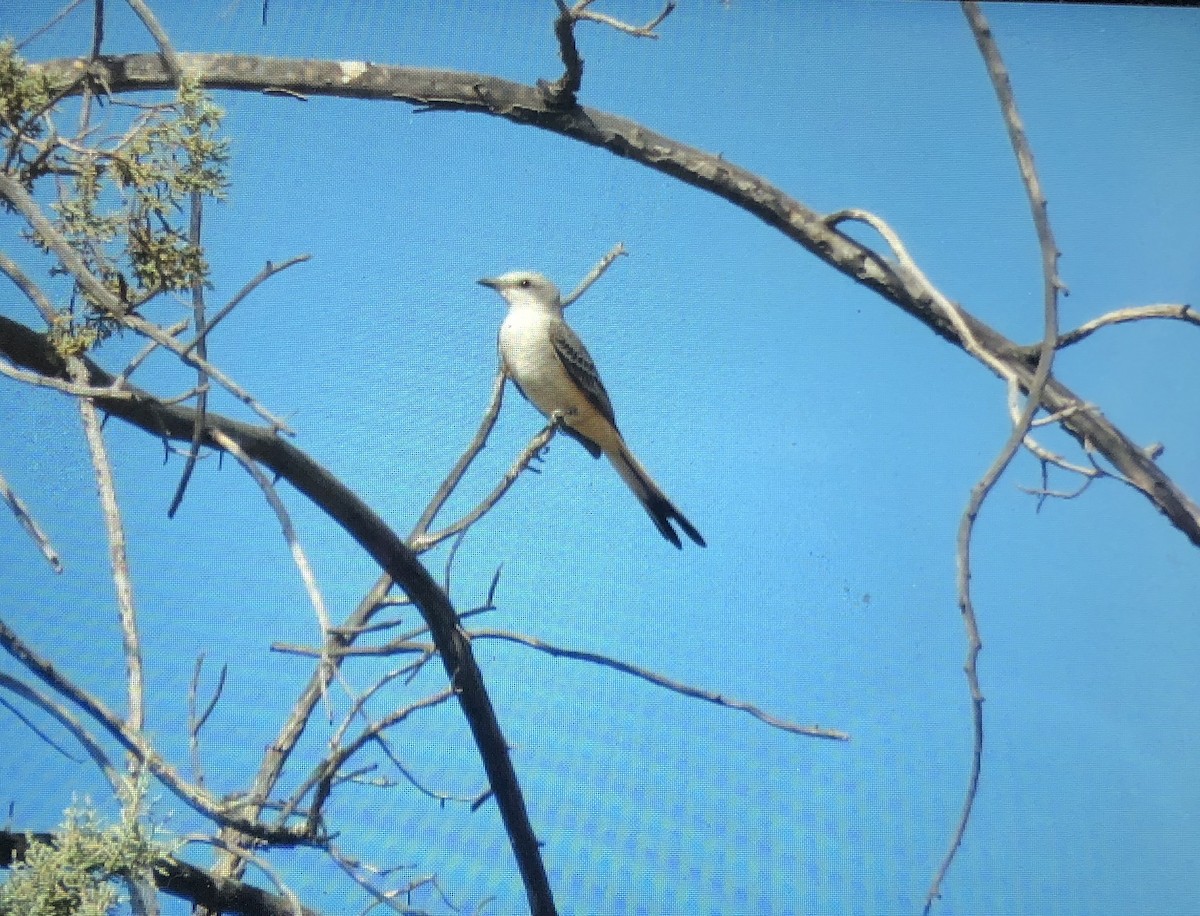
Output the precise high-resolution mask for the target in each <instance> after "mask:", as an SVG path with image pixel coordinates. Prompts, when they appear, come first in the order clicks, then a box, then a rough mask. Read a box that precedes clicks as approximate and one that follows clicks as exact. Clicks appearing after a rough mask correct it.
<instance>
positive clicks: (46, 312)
mask: <svg viewBox="0 0 1200 916" xmlns="http://www.w3.org/2000/svg"><path fill="white" fill-rule="evenodd" d="M0 272H3V273H4V274H5V276H7V277H8V278H9V279H10V280H12V281H13V283H15V284H16V285H17V288H18V289H20V290H21V292H23V293H24V294H25V295H26V297H27V298H28V299H29V301H30V302H32V303H33V304H34V306H36V307H37V310H38V312H40V313H41V316H42V320H43V321H45V322H46V327H53V326H54V319H55V318H57V317H58V312H57V311H56V310H55V308H54V304H53V303H51V301H50V298H49V297H48V296H47V295H46V294H45V293H44V292H42V288H41V287H40V286H38V285H37V284H36V283H34V282H33V280H31V279H30V278H29V275H28V274H27V273H25V271H24V270H22V269H21V265H20V264H18V263H17V262H16V261H14V260H13V259H12V258H10V257H9V256H8V255H6V254H5V253H4V252H3V251H0Z"/></svg>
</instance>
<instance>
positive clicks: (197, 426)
mask: <svg viewBox="0 0 1200 916" xmlns="http://www.w3.org/2000/svg"><path fill="white" fill-rule="evenodd" d="M129 3H131V4H136V3H140V0H129ZM134 9H137V6H134ZM146 12H147V14H149V13H150V11H149V10H146ZM139 15H140V13H139ZM151 20H152V21H153V17H151ZM154 25H155V26H156V27H157V26H158V23H157V22H155V23H154ZM163 37H164V39H165V37H166V36H165V35H164V36H163ZM163 47H165V48H167V49H168V50H169V49H170V45H163ZM170 53H171V54H172V57H173V55H174V51H171V52H170ZM166 54H167V52H166V51H164V53H163V57H164V59H165V58H166ZM170 69H171V71H172V73H173V74H174V76H175V78H176V79H179V67H178V62H176V63H175V65H173V66H171V67H170ZM189 197H190V200H189V206H190V209H191V212H190V214H189V219H188V244H189V245H190V246H191V247H192V250H194V251H199V250H200V232H201V226H202V224H203V222H204V196H203V195H202V194H201V193H200V192H199V191H193V192H192V193H191V194H190V195H189ZM191 293H192V320H193V321H194V322H195V323H196V336H197V339H198V340H199V341H200V346H198V347H197V348H196V355H197V356H198V357H200V359H202V360H204V361H205V362H207V361H208V347H207V345H206V342H205V340H204V338H203V334H204V331H205V328H206V327H207V324H208V323H207V321H205V315H204V278H203V277H201V276H199V275H197V276H194V277H193V278H192V289H191ZM196 387H197V388H199V389H200V394H199V396H198V397H197V398H196V416H195V419H194V420H193V421H192V441H191V442H189V443H188V451H187V457H186V458H185V459H184V462H183V470H182V471H181V472H180V474H179V483H177V484H176V485H175V493H174V495H172V497H171V502H170V504H169V505H168V507H167V518H174V517H175V513H176V512H177V511H178V510H179V506H180V504H181V503H182V502H183V494H184V493H186V492H187V487H188V482H189V481H190V480H191V479H192V473H193V472H194V471H195V470H196V462H197V461H198V460H199V459H200V440H201V439H202V438H203V437H204V418H205V416H206V415H207V414H208V374H207V373H206V372H205V371H204V370H203V369H197V370H196Z"/></svg>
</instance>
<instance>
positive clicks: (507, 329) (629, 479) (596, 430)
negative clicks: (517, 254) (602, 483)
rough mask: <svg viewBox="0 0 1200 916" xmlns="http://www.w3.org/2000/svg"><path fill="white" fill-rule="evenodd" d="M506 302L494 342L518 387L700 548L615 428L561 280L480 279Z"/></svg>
mask: <svg viewBox="0 0 1200 916" xmlns="http://www.w3.org/2000/svg"><path fill="white" fill-rule="evenodd" d="M478 282H479V283H480V285H482V286H487V287H489V288H491V289H494V290H495V291H496V292H498V293H499V294H500V295H501V296H502V297H503V298H504V301H505V302H506V303H507V304H508V314H507V315H505V317H504V321H503V322H502V323H501V325H500V334H499V338H498V342H497V344H498V346H497V349H498V350H499V352H500V368H501V370H502V371H503V372H504V374H505V375H506V376H507V377H508V378H510V379H511V380H512V382H513V384H514V385H516V387H517V390H518V391H519V392H520V393H521V395H522V396H523V397H524V398H525V400H527V401H529V402H530V403H531V404H533V406H534V407H536V408H537V409H538V410H539V411H540V412H541V413H542V414H543V415H545V416H546V418H547V419H551V420H554V419H558V420H559V421H560V423H561V424H562V425H561V428H562V430H563V431H564V432H565V433H567V434H568V435H569V436H571V437H572V438H573V439H575V440H577V441H578V442H579V443H580V444H581V445H582V446H583V447H584V448H585V449H587V450H588V452H590V453H591V455H592V457H593V458H599V457H600V456H601V455H605V456H607V458H608V460H609V463H611V464H612V466H613V468H614V469H616V472H617V473H618V474H619V475H620V476H621V479H622V480H623V481H625V484H626V485H627V486H628V487H629V489H630V490H631V491H633V495H634V496H636V497H637V498H638V501H639V502H641V504H642V506H643V507H644V508H645V510H646V512H647V514H648V515H649V516H650V519H651V521H653V522H654V525H655V527H656V528H658V530H659V533H660V534H662V536H663V537H664V538H666V539H667V540H668V541H670V542H671V543H672V544H674V545H675V546H676V547H677V548H680V549H682V547H683V543H682V541H680V538H679V534H678V532H676V530H675V528H674V527H673V524H672V523H674V524H676V525H678V526H679V528H680V529H682V531H683V533H684V534H686V535H687V536H688V537H689V538H691V539H692V541H694V542H695V543H696V544H698V545H699V546H701V547H705V546H707V545H706V544H705V542H704V538H703V537H702V536H701V535H700V532H699V531H697V530H696V528H695V526H694V525H693V524H692V523H691V522H689V521H688V520H687V519H686V518H685V517H684V515H683V513H682V512H680V511H679V509H678V507H676V505H675V504H674V503H673V502H671V500H670V498H669V497H668V496H667V494H666V493H664V492H663V490H662V488H661V487H660V486H659V485H658V484H657V483H655V482H654V478H653V477H651V476H650V472H649V471H647V470H646V468H645V467H644V466H643V465H642V463H641V462H640V461H638V460H637V458H636V457H634V454H633V452H632V451H630V449H629V446H628V445H627V444H626V442H625V437H624V436H622V435H621V431H620V430H619V429H618V428H617V420H616V416H615V414H614V412H613V405H612V400H611V399H610V398H609V396H608V391H607V390H606V389H605V387H604V383H603V382H602V381H601V380H600V373H599V372H597V370H596V364H595V362H594V361H593V360H592V357H591V354H589V353H588V351H587V348H586V347H585V346H584V345H583V341H581V340H580V339H579V336H578V335H577V334H576V333H575V332H574V331H572V330H571V328H570V326H569V325H568V324H567V323H566V321H565V320H564V319H563V303H562V296H561V295H559V292H558V287H556V286H555V285H554V284H553V283H552V282H551V281H550V280H548V279H547V278H546V277H544V276H542V275H541V274H539V273H534V272H532V271H525V270H519V271H513V272H511V273H506V274H503V275H501V276H499V277H485V278H483V279H482V280H479V281H478Z"/></svg>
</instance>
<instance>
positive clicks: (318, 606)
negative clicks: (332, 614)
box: [209, 429, 334, 677]
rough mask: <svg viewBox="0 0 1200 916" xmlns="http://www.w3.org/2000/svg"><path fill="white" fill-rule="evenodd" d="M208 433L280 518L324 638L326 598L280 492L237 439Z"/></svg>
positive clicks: (328, 671)
mask: <svg viewBox="0 0 1200 916" xmlns="http://www.w3.org/2000/svg"><path fill="white" fill-rule="evenodd" d="M209 435H211V436H212V437H213V440H214V441H215V442H216V443H217V444H218V445H219V446H220V447H221V448H222V449H224V450H225V451H227V452H229V454H231V455H233V457H234V458H236V459H237V460H238V463H239V464H241V466H242V467H243V468H245V469H246V473H248V474H249V475H250V476H251V477H252V478H253V479H254V482H255V483H257V484H258V486H259V489H260V490H262V493H263V496H264V497H265V498H266V500H267V504H268V505H270V507H271V509H272V511H274V513H275V518H276V519H278V521H279V527H280V528H282V529H283V537H284V540H286V541H287V544H288V548H289V549H290V550H291V553H292V561H293V562H294V563H295V564H296V569H297V570H298V571H299V572H300V578H301V580H302V581H303V582H304V590H305V591H306V592H308V600H309V602H310V603H311V604H312V606H313V610H314V611H315V612H316V614H317V622H318V623H319V624H320V627H321V635H322V638H323V639H324V638H327V637H328V634H329V630H330V628H331V626H332V624H331V622H330V620H329V610H328V608H326V606H325V597H324V596H323V595H322V594H321V589H320V586H318V585H317V577H316V576H315V575H314V574H313V571H312V566H311V565H310V564H309V562H308V556H307V555H306V554H305V552H304V548H303V546H301V544H300V538H299V537H298V536H297V535H296V528H295V526H294V525H293V524H292V519H291V516H290V515H289V514H288V511H287V507H286V506H284V504H283V500H282V499H280V498H279V494H278V493H277V492H276V490H275V485H274V484H273V483H271V478H269V477H268V476H267V475H266V474H264V473H263V470H262V468H260V467H259V466H258V464H257V463H256V462H254V461H252V460H251V459H250V457H249V456H248V455H247V454H246V453H245V451H243V450H242V447H241V446H240V445H238V444H237V442H235V441H234V440H233V439H231V438H230V437H229V436H227V435H226V434H225V433H223V432H222V431H221V430H219V429H210V430H209ZM321 665H322V667H323V668H325V669H326V677H328V676H330V675H332V673H333V670H334V668H333V664H332V662H331V661H330V659H329V658H328V657H324V658H322V660H321Z"/></svg>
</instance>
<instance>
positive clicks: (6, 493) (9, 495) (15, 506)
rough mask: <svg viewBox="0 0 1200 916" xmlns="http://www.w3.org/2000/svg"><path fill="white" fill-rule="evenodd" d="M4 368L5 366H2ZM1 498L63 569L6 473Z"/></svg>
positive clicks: (50, 559) (54, 565)
mask: <svg viewBox="0 0 1200 916" xmlns="http://www.w3.org/2000/svg"><path fill="white" fill-rule="evenodd" d="M0 368H3V366H0ZM0 498H2V499H3V500H4V501H5V502H6V503H8V508H10V509H11V510H12V513H13V515H15V516H16V517H17V521H18V522H20V523H21V527H22V528H24V529H25V532H26V533H27V534H28V535H29V536H30V537H31V538H33V542H34V543H35V544H37V547H38V550H40V551H41V552H42V556H44V557H45V558H46V562H47V563H49V564H50V567H51V568H52V569H53V570H54V571H55V572H56V573H61V572H62V571H63V564H62V558H61V557H59V555H58V551H57V550H55V549H54V545H53V544H51V543H50V536H49V535H47V534H46V532H45V531H43V530H42V526H41V525H39V524H38V523H37V519H35V518H34V517H33V515H32V514H31V513H30V511H29V508H28V507H27V506H26V505H25V502H24V501H23V500H22V499H21V497H19V496H18V495H17V494H16V493H15V492H13V488H12V487H10V486H9V485H8V481H7V480H5V479H4V475H3V474H0Z"/></svg>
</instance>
